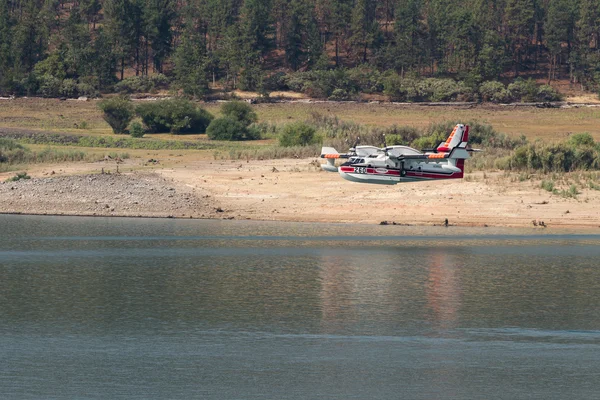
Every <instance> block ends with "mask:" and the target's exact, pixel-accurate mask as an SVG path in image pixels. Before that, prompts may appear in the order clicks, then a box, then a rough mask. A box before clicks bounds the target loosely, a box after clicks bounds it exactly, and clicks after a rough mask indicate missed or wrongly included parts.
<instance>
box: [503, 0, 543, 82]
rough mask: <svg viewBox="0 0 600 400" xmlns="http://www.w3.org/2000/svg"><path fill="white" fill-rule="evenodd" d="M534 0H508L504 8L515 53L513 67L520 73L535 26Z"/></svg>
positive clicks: (508, 34)
mask: <svg viewBox="0 0 600 400" xmlns="http://www.w3.org/2000/svg"><path fill="white" fill-rule="evenodd" d="M534 11H535V7H534V3H533V0H506V6H505V9H504V12H505V18H506V22H505V24H506V30H507V38H508V40H509V43H510V47H511V53H512V54H513V69H514V72H515V75H518V74H519V70H520V69H521V64H522V63H523V60H524V57H525V56H527V55H528V54H529V48H528V47H529V43H531V37H532V34H533V28H534V18H533V17H534Z"/></svg>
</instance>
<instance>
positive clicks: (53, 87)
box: [39, 74, 62, 97]
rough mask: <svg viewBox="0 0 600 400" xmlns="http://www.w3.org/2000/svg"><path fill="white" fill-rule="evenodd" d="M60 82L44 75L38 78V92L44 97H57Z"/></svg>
mask: <svg viewBox="0 0 600 400" xmlns="http://www.w3.org/2000/svg"><path fill="white" fill-rule="evenodd" d="M61 84H62V81H61V80H60V79H58V78H56V77H54V76H52V75H49V74H45V75H42V76H41V77H40V78H39V85H40V86H39V92H40V94H41V95H42V96H44V97H58V96H59V95H60V87H61Z"/></svg>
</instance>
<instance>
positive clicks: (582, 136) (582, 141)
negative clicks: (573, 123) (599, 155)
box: [568, 132, 596, 147]
mask: <svg viewBox="0 0 600 400" xmlns="http://www.w3.org/2000/svg"><path fill="white" fill-rule="evenodd" d="M568 143H569V144H570V145H571V146H574V147H580V146H594V145H595V144H596V142H595V141H594V138H593V137H592V135H590V134H589V133H587V132H584V133H575V134H574V135H571V136H569V140H568Z"/></svg>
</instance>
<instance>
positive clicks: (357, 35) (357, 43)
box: [350, 0, 379, 62]
mask: <svg viewBox="0 0 600 400" xmlns="http://www.w3.org/2000/svg"><path fill="white" fill-rule="evenodd" d="M375 9H376V2H375V1H374V0H356V3H355V5H354V8H353V9H352V21H351V30H352V36H351V37H350V43H351V46H352V49H353V53H354V56H355V59H356V60H357V61H362V62H367V54H368V50H369V49H370V48H371V47H372V46H373V43H374V42H375V39H376V37H377V33H378V31H379V27H378V26H377V21H376V20H375Z"/></svg>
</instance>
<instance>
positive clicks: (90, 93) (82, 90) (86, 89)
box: [77, 82, 98, 97]
mask: <svg viewBox="0 0 600 400" xmlns="http://www.w3.org/2000/svg"><path fill="white" fill-rule="evenodd" d="M77 93H78V94H79V96H87V97H98V90H97V89H96V88H95V87H94V86H93V85H91V84H89V83H85V82H83V83H78V84H77Z"/></svg>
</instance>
